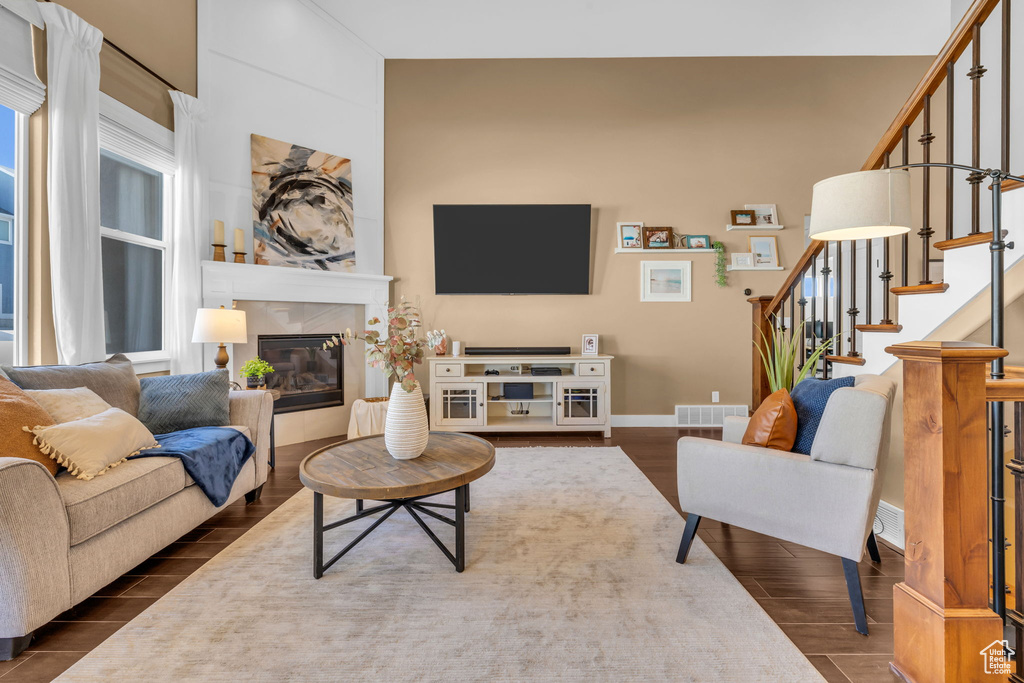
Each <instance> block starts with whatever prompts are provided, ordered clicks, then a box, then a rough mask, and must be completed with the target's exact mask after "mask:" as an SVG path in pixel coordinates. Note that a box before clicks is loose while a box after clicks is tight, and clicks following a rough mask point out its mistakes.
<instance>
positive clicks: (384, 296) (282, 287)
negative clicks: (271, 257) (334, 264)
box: [202, 261, 392, 396]
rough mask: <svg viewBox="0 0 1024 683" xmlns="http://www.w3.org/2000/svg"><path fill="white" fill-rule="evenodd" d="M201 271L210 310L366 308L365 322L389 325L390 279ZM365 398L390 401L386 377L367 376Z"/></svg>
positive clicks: (218, 265) (209, 265) (296, 271)
mask: <svg viewBox="0 0 1024 683" xmlns="http://www.w3.org/2000/svg"><path fill="white" fill-rule="evenodd" d="M202 268H203V306H204V307H206V308H217V307H219V306H224V307H225V308H231V305H232V303H233V302H235V301H295V302H301V303H324V304H356V305H363V306H365V307H366V318H367V319H369V318H373V317H377V318H380V319H381V320H385V319H386V315H385V314H386V313H387V306H388V299H389V290H390V283H391V280H392V277H391V276H390V275H366V274H362V273H333V272H327V271H319V270H306V269H303V268H284V267H281V266H257V265H252V264H248V263H229V262H224V261H203V263H202ZM211 348H212V347H211ZM230 352H231V351H230V349H229V353H230ZM203 355H204V362H209V360H210V359H211V358H212V357H213V355H212V352H207V353H204V354H203ZM366 395H367V396H386V395H387V382H386V380H385V378H384V375H383V373H380V372H367V373H366Z"/></svg>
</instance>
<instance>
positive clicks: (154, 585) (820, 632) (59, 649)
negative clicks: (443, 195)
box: [0, 428, 903, 683]
mask: <svg viewBox="0 0 1024 683" xmlns="http://www.w3.org/2000/svg"><path fill="white" fill-rule="evenodd" d="M683 435H692V436H706V437H708V438H721V433H720V430H676V429H670V428H657V429H654V428H616V429H613V430H612V438H610V439H603V438H600V437H597V436H593V437H588V436H563V437H559V436H551V435H543V436H524V435H516V436H493V437H489V438H490V440H491V441H493V442H494V444H495V445H496V446H499V447H521V446H619V447H621V448H622V449H623V450H624V451H625V452H626V454H627V455H629V457H630V458H631V459H632V460H633V462H634V463H636V465H637V467H639V468H640V470H641V471H643V473H644V474H645V475H647V477H648V478H649V479H650V480H651V482H652V483H653V484H654V485H655V487H657V488H658V490H659V491H660V492H661V493H662V494H663V495H664V496H665V498H667V499H668V500H669V502H671V503H672V505H673V506H674V507H675V508H676V509H677V510H678V509H679V500H678V497H677V496H676V481H675V478H676V460H675V454H676V449H675V442H676V440H677V439H678V438H679V437H680V436H683ZM332 441H337V439H325V440H322V441H311V442H307V443H304V444H297V445H294V446H286V447H282V448H279V449H278V450H277V469H276V470H275V471H272V472H271V473H270V477H269V479H268V480H267V484H266V486H265V487H264V490H263V496H262V498H261V499H260V501H259V502H257V503H255V504H253V505H249V506H246V505H244V504H243V503H241V502H239V503H235V504H233V505H231V506H229V507H228V508H226V509H225V510H223V511H222V512H221V513H219V514H218V515H217V516H215V517H213V518H211V519H210V520H208V521H207V522H205V523H204V524H203V525H202V526H201V527H199V528H198V529H195V530H193V531H191V532H189V533H188V534H185V536H183V537H182V538H180V539H179V540H178V541H177V542H175V543H172V544H171V545H169V546H168V547H166V548H164V549H163V550H161V551H160V552H158V553H156V554H155V555H154V556H153V557H151V558H149V559H148V560H146V561H145V562H143V563H142V564H140V565H139V566H138V567H135V568H134V569H132V570H131V571H129V572H128V573H127V574H125V575H124V576H122V577H120V578H118V579H117V580H115V581H114V582H113V583H111V584H110V585H109V586H106V587H105V588H104V589H102V590H101V591H99V592H98V593H97V594H96V595H95V596H94V597H92V598H89V599H88V600H86V601H85V602H83V603H82V604H80V605H78V606H77V607H75V608H74V609H72V610H69V611H68V612H65V613H64V614H62V615H60V616H59V617H57V618H56V619H54V620H53V621H51V622H50V623H49V624H47V625H46V626H44V627H42V628H41V629H40V630H39V631H38V632H37V636H36V639H35V641H34V642H33V643H32V645H31V646H30V647H29V649H28V650H27V651H25V652H24V653H23V654H22V655H21V656H20V657H18V658H17V659H14V660H12V661H9V662H0V683H15V682H24V683H29V682H33V683H34V682H43V681H51V680H53V679H54V678H55V677H56V676H58V675H60V673H61V672H63V671H64V670H65V669H67V668H68V667H70V666H71V665H72V664H74V663H75V662H76V661H78V659H80V658H81V657H83V656H85V654H87V653H88V652H89V651H90V650H92V649H93V648H95V647H96V646H97V645H99V644H100V643H101V642H103V641H104V640H105V639H106V638H107V637H109V636H110V635H111V634H113V633H114V632H115V631H117V630H118V629H119V628H121V626H123V625H124V624H126V623H127V622H128V621H130V620H131V619H132V618H133V617H135V616H136V615H138V614H139V613H140V612H142V611H143V610H145V609H146V608H147V607H149V606H150V605H151V604H153V603H154V602H155V601H156V600H157V598H159V597H161V596H163V595H164V594H165V593H167V592H168V591H169V590H171V589H172V588H174V587H175V586H176V585H178V583H180V582H181V581H182V580H184V579H185V577H186V576H188V575H189V574H191V573H192V572H194V571H195V570H196V569H198V568H199V567H201V566H202V565H203V564H204V563H205V562H206V561H207V560H209V559H210V558H212V557H213V556H214V555H216V554H217V553H218V552H220V551H221V550H223V549H224V548H225V547H227V545H228V544H230V543H231V542H232V541H234V540H235V539H237V538H238V537H239V536H241V535H242V534H244V533H245V532H246V531H247V530H248V529H249V528H251V527H252V526H253V525H255V524H256V523H258V522H259V521H260V520H261V519H263V518H264V517H266V516H267V515H268V514H270V513H271V512H273V511H274V509H275V508H276V507H277V506H278V505H280V504H281V503H283V502H284V501H286V500H288V498H290V497H291V496H292V495H294V494H295V493H296V492H297V491H298V490H299V489H300V488H301V487H302V484H301V483H300V482H299V477H298V464H299V462H300V461H301V460H302V458H303V457H305V456H306V455H307V454H308V453H309V452H310V451H312V450H313V449H315V448H319V447H321V446H324V445H327V444H329V443H331V442H332ZM698 533H699V535H700V537H701V539H703V541H704V542H705V543H707V545H708V547H710V548H711V550H712V551H714V553H715V554H716V555H717V556H718V557H719V558H720V559H721V560H722V562H723V563H724V564H725V565H726V566H727V567H728V568H729V569H730V571H732V572H733V574H735V576H736V577H737V579H738V580H739V581H740V583H741V584H742V585H743V586H744V587H745V588H746V589H747V591H749V592H750V594H751V595H752V596H753V597H754V598H755V599H756V600H757V601H758V603H759V604H760V605H761V607H762V608H764V610H765V611H766V612H767V613H768V614H769V615H770V616H771V617H772V619H774V620H775V622H776V623H778V624H779V626H780V627H781V628H782V630H783V631H785V633H786V634H787V635H788V636H789V638H790V639H791V640H792V641H793V642H794V643H795V644H796V645H797V647H799V648H800V650H801V652H803V653H804V654H805V655H807V658H808V659H809V660H810V661H811V662H812V663H813V664H814V666H815V667H817V669H818V671H820V672H821V674H822V676H824V677H825V679H826V680H827V681H829V682H830V683H832V682H838V683H861V682H865V683H867V682H871V681H884V682H886V683H891V681H894V680H896V679H895V677H894V676H892V674H890V673H889V661H890V660H891V659H892V651H893V636H892V586H893V584H895V583H896V582H897V581H899V580H900V579H901V578H902V576H903V557H902V556H901V555H899V554H898V553H897V552H895V551H894V550H892V549H890V548H888V547H884V546H883V547H882V548H881V553H882V562H881V564H878V565H875V564H872V563H871V562H870V561H867V560H866V561H865V562H863V563H862V564H861V575H862V577H863V583H864V592H865V596H866V598H867V612H868V617H869V620H870V622H869V628H870V630H871V635H870V636H868V637H865V636H862V635H860V634H859V633H857V632H856V631H855V630H854V628H853V616H852V613H851V612H850V605H849V602H848V601H847V599H846V584H845V583H844V580H843V572H842V566H841V564H840V561H839V559H838V558H835V557H832V556H829V555H826V554H824V553H820V552H818V551H815V550H811V549H810V548H804V547H802V546H798V545H796V544H793V543H786V542H784V541H779V540H778V539H774V538H771V537H768V536H762V535H761V534H756V533H753V532H750V531H747V530H745V529H739V528H736V527H729V526H726V525H723V524H720V523H718V522H715V521H714V520H710V519H705V520H704V521H703V522H702V523H701V529H700V531H699V532H698ZM675 566H676V565H675V564H671V565H666V571H672V570H673V568H674V567H675Z"/></svg>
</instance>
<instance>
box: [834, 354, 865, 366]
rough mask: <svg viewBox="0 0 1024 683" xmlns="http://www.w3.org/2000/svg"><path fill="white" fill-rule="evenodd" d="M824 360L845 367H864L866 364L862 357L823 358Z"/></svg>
mask: <svg viewBox="0 0 1024 683" xmlns="http://www.w3.org/2000/svg"><path fill="white" fill-rule="evenodd" d="M825 360H828V361H831V362H832V363H843V364H845V365H864V364H865V363H867V362H868V361H867V359H866V358H865V357H864V356H825Z"/></svg>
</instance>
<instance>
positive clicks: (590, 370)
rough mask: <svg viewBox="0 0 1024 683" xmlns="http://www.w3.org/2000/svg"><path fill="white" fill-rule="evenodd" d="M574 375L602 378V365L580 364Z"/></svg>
mask: <svg viewBox="0 0 1024 683" xmlns="http://www.w3.org/2000/svg"><path fill="white" fill-rule="evenodd" d="M576 374H578V375H594V376H598V377H604V363H580V364H579V367H578V372H577V373H576Z"/></svg>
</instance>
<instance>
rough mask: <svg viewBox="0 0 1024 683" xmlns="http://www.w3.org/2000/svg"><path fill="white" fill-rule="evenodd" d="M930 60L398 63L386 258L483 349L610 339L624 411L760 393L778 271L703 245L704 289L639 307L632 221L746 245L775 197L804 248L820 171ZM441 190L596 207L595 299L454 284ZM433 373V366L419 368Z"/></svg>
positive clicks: (852, 144)
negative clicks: (758, 313)
mask: <svg viewBox="0 0 1024 683" xmlns="http://www.w3.org/2000/svg"><path fill="white" fill-rule="evenodd" d="M930 61H931V60H930V58H927V57H891V58H890V57H793V58H788V57H787V58H678V59H591V60H409V61H406V60H389V61H388V62H387V63H386V90H385V102H386V108H385V141H386V142H385V189H386V197H385V211H386V220H385V272H387V273H388V274H391V275H395V276H396V277H397V282H396V287H395V289H396V294H397V295H398V296H402V295H404V296H406V297H407V298H409V299H415V298H416V297H421V299H422V303H423V307H424V314H425V319H426V321H427V322H428V323H429V324H430V325H432V326H436V327H443V328H445V329H446V330H447V331H448V332H449V333H450V334H451V335H452V337H453V338H455V339H459V340H462V341H464V342H466V343H467V344H469V345H471V346H472V345H512V344H518V345H551V344H557V345H571V346H573V347H574V348H577V349H578V348H579V344H580V337H581V335H582V334H584V333H598V334H600V335H601V351H602V352H605V353H611V354H614V355H615V356H616V360H615V361H614V363H613V375H614V390H613V397H612V406H611V407H612V412H613V413H615V414H641V415H644V414H669V413H671V412H672V410H673V406H674V405H675V404H677V403H708V402H709V401H710V398H711V397H710V392H711V391H713V390H718V391H721V400H722V402H723V403H740V404H743V403H749V401H750V377H751V368H750V357H751V354H750V340H751V325H750V306H749V304H747V303H746V298H747V297H746V296H745V295H744V294H743V289H744V288H746V287H749V288H751V289H752V290H753V293H754V294H755V295H761V294H774V293H775V291H776V289H777V287H778V286H779V285H780V284H781V282H782V280H783V279H784V277H785V273H784V272H778V273H771V272H769V273H749V272H748V273H730V277H729V286H728V287H727V288H724V289H719V288H717V287H716V286H715V284H714V281H713V275H714V255H713V254H693V255H691V256H690V257H689V260H692V261H693V302H692V303H677V304H672V303H640V261H641V260H644V259H651V260H656V259H664V260H672V259H675V258H686V256H685V255H676V254H671V255H665V256H660V255H646V254H645V255H632V254H630V255H625V254H621V255H617V254H614V253H613V251H612V250H613V248H614V246H615V243H616V234H615V233H616V226H615V224H616V222H617V221H627V220H641V221H644V222H646V223H647V225H668V226H673V227H674V228H675V229H676V230H677V231H679V232H683V233H689V234H702V233H709V234H711V235H712V237H713V238H715V239H720V240H722V241H723V242H724V243H725V245H726V247H727V249H728V250H729V251H746V250H747V249H746V234H745V233H737V232H728V233H727V232H726V231H725V227H724V226H725V224H726V223H727V222H728V217H729V210H730V209H735V208H741V207H742V206H743V204H745V203H756V202H765V203H767V202H774V203H776V204H778V208H779V212H780V218H781V221H782V223H783V224H784V225H786V226H787V227H786V229H785V230H783V231H781V232H778V233H777V234H778V236H779V242H780V252H781V259H782V265H784V266H792V265H793V262H794V261H795V260H796V259H797V258H798V257H799V255H800V254H801V253H802V252H803V250H804V239H803V219H804V215H805V214H806V213H809V211H810V202H811V186H812V185H813V183H814V182H816V181H817V180H820V179H821V178H824V177H827V176H830V175H834V174H837V173H843V172H848V171H852V170H857V169H859V168H860V165H861V164H862V163H863V161H864V159H865V158H866V157H867V155H868V153H869V152H870V150H871V148H872V147H873V146H874V144H875V142H876V141H877V140H878V138H879V137H880V136H881V134H882V133H883V132H884V131H885V129H886V127H887V126H888V124H889V122H890V121H891V120H892V118H893V116H894V115H895V113H896V112H897V111H898V109H899V107H900V105H902V103H903V101H904V100H905V99H906V97H907V95H908V94H909V93H910V91H911V90H912V88H913V86H914V84H915V83H916V82H917V80H918V79H919V78H920V76H921V75H922V74H923V73H924V70H925V68H926V67H927V65H928V64H929V62H930ZM435 203H590V204H592V205H593V206H594V208H595V209H596V211H597V221H596V223H597V228H596V234H595V235H594V238H593V239H594V240H595V243H596V248H595V258H594V263H593V289H592V295H591V296H582V297H581V296H577V297H567V296H553V297H539V296H532V297H531V296H524V297H498V296H473V297H450V296H449V297H438V296H434V295H433V294H432V291H433V261H432V250H433V244H432V214H431V211H432V205H433V204H435ZM418 374H420V375H421V377H420V379H421V380H425V379H427V377H426V371H425V370H421V371H418Z"/></svg>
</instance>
